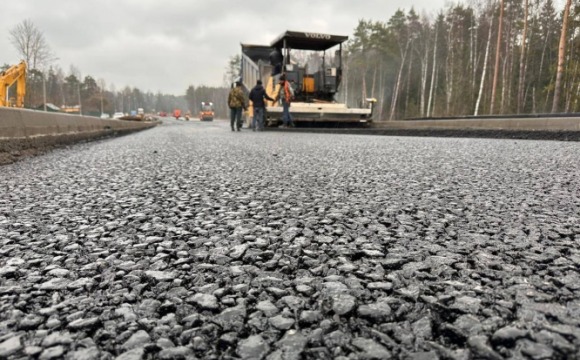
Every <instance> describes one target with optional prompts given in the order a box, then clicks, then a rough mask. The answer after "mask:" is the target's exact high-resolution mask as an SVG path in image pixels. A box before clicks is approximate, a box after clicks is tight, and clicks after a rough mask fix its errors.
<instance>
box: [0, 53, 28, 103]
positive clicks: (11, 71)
mask: <svg viewBox="0 0 580 360" xmlns="http://www.w3.org/2000/svg"><path fill="white" fill-rule="evenodd" d="M14 84H16V98H13V97H12V98H11V97H10V92H9V90H10V87H11V86H12V85H14ZM25 94H26V62H24V61H22V62H21V63H20V64H18V65H14V66H11V67H9V68H8V69H7V70H5V71H3V72H0V106H10V107H24V95H25Z"/></svg>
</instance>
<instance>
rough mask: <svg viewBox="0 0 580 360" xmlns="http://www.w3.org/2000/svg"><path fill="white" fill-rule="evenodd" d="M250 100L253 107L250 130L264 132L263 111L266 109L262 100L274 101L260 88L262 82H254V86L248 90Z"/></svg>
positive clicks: (262, 87)
mask: <svg viewBox="0 0 580 360" xmlns="http://www.w3.org/2000/svg"><path fill="white" fill-rule="evenodd" d="M249 98H250V100H251V101H252V104H253V106H254V119H253V120H252V128H253V129H254V131H262V130H264V115H265V114H264V111H265V109H266V103H265V102H264V99H267V100H270V101H274V99H272V98H271V97H269V96H268V94H266V89H264V86H262V80H258V81H257V82H256V86H254V87H253V88H252V90H250V95H249Z"/></svg>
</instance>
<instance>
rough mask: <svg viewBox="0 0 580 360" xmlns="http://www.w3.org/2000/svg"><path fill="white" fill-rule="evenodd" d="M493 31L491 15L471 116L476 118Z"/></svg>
mask: <svg viewBox="0 0 580 360" xmlns="http://www.w3.org/2000/svg"><path fill="white" fill-rule="evenodd" d="M492 29H493V13H492V15H491V16H490V17H489V30H488V34H487V44H486V45H485V56H484V58H483V70H482V72H481V81H480V82H479V94H478V95H477V101H476V103H475V111H474V112H473V115H475V116H477V115H478V114H479V104H480V102H481V97H482V96H483V84H484V82H485V73H486V71H487V59H488V58H489V44H490V43H491V32H492Z"/></svg>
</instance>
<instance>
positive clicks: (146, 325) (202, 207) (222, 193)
mask: <svg viewBox="0 0 580 360" xmlns="http://www.w3.org/2000/svg"><path fill="white" fill-rule="evenodd" d="M579 155H580V143H574V142H556V141H530V140H493V139H465V138H418V137H417V138H415V137H375V136H364V135H336V134H335V135H331V134H307V133H298V132H295V133H281V132H257V133H254V132H251V131H248V130H247V129H244V130H243V131H242V132H235V133H234V132H230V131H229V128H228V127H227V126H226V123H225V122H219V121H216V122H213V123H199V122H177V121H173V120H166V121H165V122H164V123H163V124H162V125H160V126H158V127H156V128H154V129H151V130H147V131H144V132H140V133H136V134H132V135H128V136H124V137H121V138H117V139H108V140H102V141H97V142H93V143H87V144H79V145H75V146H72V147H69V148H64V149H59V150H55V151H53V152H51V153H49V154H46V155H43V156H38V157H35V158H30V159H25V160H22V161H20V162H17V163H14V164H10V165H6V166H2V167H1V168H0V170H1V171H0V184H2V187H1V188H0V358H8V359H27V358H38V359H58V358H65V359H87V360H90V359H153V358H156V359H157V358H158V359H196V358H199V359H202V358H203V359H267V360H275V359H326V358H328V359H331V358H333V359H390V358H392V359H413V360H419V359H457V360H460V359H504V358H513V359H568V358H580V246H579V245H580V160H579Z"/></svg>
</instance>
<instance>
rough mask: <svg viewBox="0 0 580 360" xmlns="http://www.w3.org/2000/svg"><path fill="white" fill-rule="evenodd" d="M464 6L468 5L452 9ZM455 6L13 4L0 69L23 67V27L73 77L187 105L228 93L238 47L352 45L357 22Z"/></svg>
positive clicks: (3, 23)
mask: <svg viewBox="0 0 580 360" xmlns="http://www.w3.org/2000/svg"><path fill="white" fill-rule="evenodd" d="M458 1H459V2H460V0H457V1H454V3H456V2H458ZM449 4H450V1H449V0H358V1H355V0H320V1H318V0H292V1H266V0H205V1H199V0H99V1H96V0H50V1H47V0H14V1H2V6H1V7H0V65H1V64H5V63H6V64H11V65H12V64H16V63H18V62H19V60H20V58H19V55H18V53H17V52H16V50H15V48H14V46H13V45H12V44H11V43H10V40H9V31H10V29H12V28H14V26H16V25H17V24H19V23H21V22H22V21H23V20H25V19H29V20H31V21H32V22H33V23H34V24H35V25H36V26H37V27H38V28H39V29H40V30H41V31H42V32H43V33H44V35H45V38H46V41H47V42H48V44H49V45H50V47H51V49H52V50H53V52H54V53H55V55H56V56H57V58H58V60H56V61H55V63H56V64H58V65H59V66H60V67H61V68H62V69H63V70H64V71H65V72H66V73H68V72H69V69H70V66H71V65H74V66H75V67H76V68H78V69H79V70H80V71H81V74H82V75H83V76H85V75H87V74H88V75H92V76H93V77H95V78H96V79H100V78H102V79H104V80H105V82H106V83H107V84H108V85H107V87H109V85H110V84H111V83H113V84H115V86H116V88H117V89H120V88H122V87H124V86H126V85H128V86H136V87H138V88H140V89H141V90H144V91H147V90H149V91H153V92H157V91H161V92H164V93H170V94H175V95H182V94H184V93H185V89H186V88H187V87H188V86H189V85H194V86H198V85H202V84H203V85H209V86H220V85H222V84H223V74H224V72H225V70H224V69H225V67H226V65H227V62H228V59H229V58H230V57H231V56H233V55H236V54H239V53H240V43H242V42H243V43H252V44H264V45H266V44H269V43H270V42H271V41H272V40H274V38H276V37H277V36H278V35H279V34H281V33H283V32H284V31H286V30H297V31H309V32H322V33H331V34H336V35H349V36H350V35H351V34H352V33H353V30H354V28H355V27H356V25H357V24H358V20H359V19H370V20H380V21H387V20H388V19H389V18H390V17H391V15H392V14H393V13H394V12H395V11H396V10H397V9H398V8H402V9H407V10H408V9H410V8H411V6H412V7H414V8H415V9H416V10H417V11H418V12H419V13H425V14H428V15H432V14H434V13H436V12H437V11H438V10H440V9H442V8H444V7H445V6H447V5H449Z"/></svg>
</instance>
